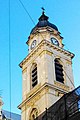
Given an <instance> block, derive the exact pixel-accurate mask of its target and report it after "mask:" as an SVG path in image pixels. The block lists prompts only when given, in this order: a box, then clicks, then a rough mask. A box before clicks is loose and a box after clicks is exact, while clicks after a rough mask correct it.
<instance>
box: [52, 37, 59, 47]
mask: <svg viewBox="0 0 80 120" xmlns="http://www.w3.org/2000/svg"><path fill="white" fill-rule="evenodd" d="M51 42H52V44H54V45H57V46H59V42H58V41H57V40H56V39H55V38H53V37H52V38H51Z"/></svg>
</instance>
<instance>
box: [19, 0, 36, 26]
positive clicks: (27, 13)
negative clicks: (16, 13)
mask: <svg viewBox="0 0 80 120" xmlns="http://www.w3.org/2000/svg"><path fill="white" fill-rule="evenodd" d="M19 2H20V3H21V5H22V7H23V8H24V10H25V12H26V13H27V15H28V16H29V18H30V19H31V21H32V22H33V24H34V25H35V22H34V20H33V19H32V17H31V15H30V14H29V12H28V10H27V9H26V7H25V6H24V4H23V2H22V1H21V0H19Z"/></svg>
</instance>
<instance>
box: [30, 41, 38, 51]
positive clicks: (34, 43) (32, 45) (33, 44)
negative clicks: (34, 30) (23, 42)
mask: <svg viewBox="0 0 80 120" xmlns="http://www.w3.org/2000/svg"><path fill="white" fill-rule="evenodd" d="M36 42H37V41H36V40H34V41H33V42H32V44H31V49H33V48H34V47H35V46H36Z"/></svg>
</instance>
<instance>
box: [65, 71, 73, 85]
mask: <svg viewBox="0 0 80 120" xmlns="http://www.w3.org/2000/svg"><path fill="white" fill-rule="evenodd" d="M64 73H65V74H66V76H67V77H68V79H69V80H70V82H71V84H72V85H73V87H75V86H74V84H73V82H72V81H71V79H70V77H69V76H68V75H67V73H66V72H65V70H64Z"/></svg>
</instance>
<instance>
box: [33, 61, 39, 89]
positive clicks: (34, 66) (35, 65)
mask: <svg viewBox="0 0 80 120" xmlns="http://www.w3.org/2000/svg"><path fill="white" fill-rule="evenodd" d="M31 82H32V88H33V87H35V86H36V85H37V83H38V81H37V64H36V63H35V64H33V66H32V71H31Z"/></svg>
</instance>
